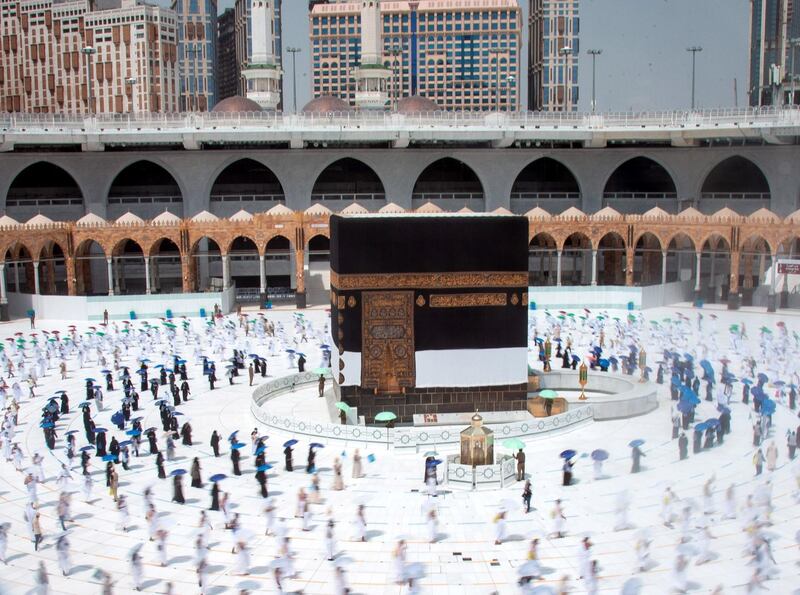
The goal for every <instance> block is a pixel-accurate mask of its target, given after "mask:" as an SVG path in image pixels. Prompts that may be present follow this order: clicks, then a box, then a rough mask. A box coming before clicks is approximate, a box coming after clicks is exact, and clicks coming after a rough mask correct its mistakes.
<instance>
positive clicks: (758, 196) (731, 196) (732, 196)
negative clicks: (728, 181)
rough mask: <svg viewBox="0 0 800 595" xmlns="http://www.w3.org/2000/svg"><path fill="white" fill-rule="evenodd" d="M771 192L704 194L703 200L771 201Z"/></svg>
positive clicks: (701, 196)
mask: <svg viewBox="0 0 800 595" xmlns="http://www.w3.org/2000/svg"><path fill="white" fill-rule="evenodd" d="M771 196H772V195H771V194H770V193H769V192H702V193H701V194H700V198H701V199H707V198H709V199H722V200H770V198H771Z"/></svg>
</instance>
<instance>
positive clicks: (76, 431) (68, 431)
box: [64, 430, 78, 436]
mask: <svg viewBox="0 0 800 595" xmlns="http://www.w3.org/2000/svg"><path fill="white" fill-rule="evenodd" d="M64 433H65V434H66V435H67V436H69V435H70V434H77V433H78V430H67V431H66V432H64Z"/></svg>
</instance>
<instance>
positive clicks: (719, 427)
mask: <svg viewBox="0 0 800 595" xmlns="http://www.w3.org/2000/svg"><path fill="white" fill-rule="evenodd" d="M716 432H717V444H722V438H723V436H724V435H725V431H724V430H723V429H722V423H720V424H718V425H717V427H716Z"/></svg>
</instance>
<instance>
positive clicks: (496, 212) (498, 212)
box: [492, 207, 514, 215]
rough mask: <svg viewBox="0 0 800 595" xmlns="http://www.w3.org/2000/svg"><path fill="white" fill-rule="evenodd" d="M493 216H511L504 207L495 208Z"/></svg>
mask: <svg viewBox="0 0 800 595" xmlns="http://www.w3.org/2000/svg"><path fill="white" fill-rule="evenodd" d="M492 214H493V215H513V214H514V213H512V212H511V211H509V210H508V209H507V208H505V207H497V208H496V209H495V210H494V211H492Z"/></svg>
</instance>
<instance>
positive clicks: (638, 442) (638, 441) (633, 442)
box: [628, 438, 644, 448]
mask: <svg viewBox="0 0 800 595" xmlns="http://www.w3.org/2000/svg"><path fill="white" fill-rule="evenodd" d="M642 444H644V440H642V439H641V438H636V440H631V441H630V442H628V446H630V447H631V448H636V447H637V446H641V445H642Z"/></svg>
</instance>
